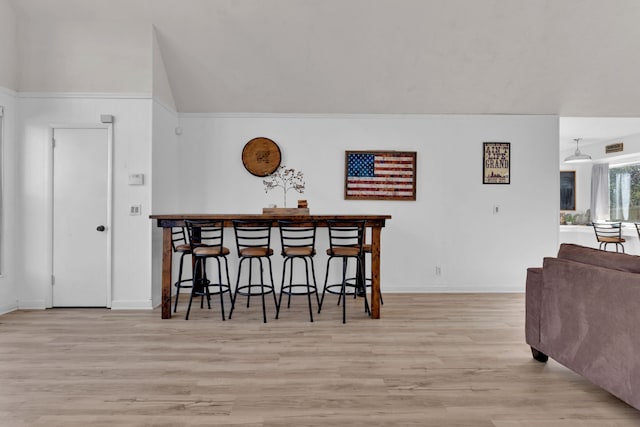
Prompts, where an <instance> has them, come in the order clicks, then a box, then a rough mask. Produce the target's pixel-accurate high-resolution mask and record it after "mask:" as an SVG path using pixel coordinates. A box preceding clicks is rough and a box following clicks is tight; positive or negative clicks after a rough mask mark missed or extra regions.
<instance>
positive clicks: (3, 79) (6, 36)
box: [0, 0, 18, 90]
mask: <svg viewBox="0 0 640 427" xmlns="http://www.w3.org/2000/svg"><path fill="white" fill-rule="evenodd" d="M16 35H17V26H16V15H15V12H14V10H13V7H12V6H11V4H10V3H9V1H8V0H0V87H4V88H9V89H13V90H16V89H17V87H18V86H17V72H16V70H17V68H16V65H17V64H16V63H17V61H18V56H17V44H16Z"/></svg>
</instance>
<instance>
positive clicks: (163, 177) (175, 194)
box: [149, 100, 190, 306]
mask: <svg viewBox="0 0 640 427" xmlns="http://www.w3.org/2000/svg"><path fill="white" fill-rule="evenodd" d="M176 127H178V114H177V113H176V112H175V111H172V110H170V109H168V108H167V107H166V106H165V105H164V104H162V103H160V102H158V101H155V100H154V102H153V150H152V153H151V158H152V170H151V181H150V182H151V200H152V212H153V213H172V212H178V211H179V210H180V208H181V200H182V197H181V193H182V191H183V188H182V185H181V184H182V183H181V180H180V175H181V173H182V171H181V170H180V163H179V158H180V150H181V148H182V147H181V146H180V144H179V140H178V137H177V136H176V133H175V129H176ZM149 227H150V228H151V236H152V241H151V248H150V253H151V254H152V262H151V273H150V274H151V276H150V277H151V278H152V300H153V303H154V306H155V305H158V304H159V303H160V298H161V284H162V277H161V275H162V229H161V228H158V227H157V226H156V223H155V222H151V221H149ZM174 258H175V257H174ZM174 271H175V272H177V271H178V270H177V267H176V269H175V270H174ZM185 277H190V276H185Z"/></svg>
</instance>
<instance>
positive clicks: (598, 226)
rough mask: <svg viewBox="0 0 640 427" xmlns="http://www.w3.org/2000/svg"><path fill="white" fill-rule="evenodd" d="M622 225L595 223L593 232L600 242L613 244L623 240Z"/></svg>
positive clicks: (616, 223) (618, 223)
mask: <svg viewBox="0 0 640 427" xmlns="http://www.w3.org/2000/svg"><path fill="white" fill-rule="evenodd" d="M621 225H622V224H621V223H620V222H594V223H593V230H594V231H595V233H596V239H597V240H598V242H610V243H611V242H612V239H613V240H616V239H617V240H620V239H621V238H622V226H621Z"/></svg>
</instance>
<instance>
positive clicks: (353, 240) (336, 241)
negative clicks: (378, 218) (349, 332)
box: [318, 220, 370, 323]
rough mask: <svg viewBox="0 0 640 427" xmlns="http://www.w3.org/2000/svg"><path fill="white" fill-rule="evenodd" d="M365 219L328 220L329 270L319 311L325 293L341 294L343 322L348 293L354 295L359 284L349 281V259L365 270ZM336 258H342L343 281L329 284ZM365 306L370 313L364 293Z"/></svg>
mask: <svg viewBox="0 0 640 427" xmlns="http://www.w3.org/2000/svg"><path fill="white" fill-rule="evenodd" d="M364 225H365V221H364V220H355V221H346V220H344V221H343V220H327V226H328V230H329V249H327V255H329V259H328V260H327V271H326V274H325V278H324V288H323V289H322V298H321V299H320V306H319V307H318V313H320V310H321V309H322V304H323V302H324V296H325V293H326V292H328V293H330V294H337V295H340V297H339V299H338V304H340V301H341V300H342V323H346V307H347V304H346V303H347V299H346V296H347V295H354V294H355V293H356V292H357V284H348V283H347V279H348V278H347V267H348V261H349V260H350V259H353V260H354V261H355V262H356V269H357V268H358V266H359V268H360V271H364V268H363V266H362V258H363V252H362V247H363V244H364V231H365V228H364ZM334 259H341V260H342V279H341V280H342V281H341V283H335V284H328V280H329V269H330V266H331V261H332V260H334ZM347 288H351V289H352V290H351V291H347ZM364 306H365V313H370V311H369V303H368V301H367V294H366V292H365V294H364Z"/></svg>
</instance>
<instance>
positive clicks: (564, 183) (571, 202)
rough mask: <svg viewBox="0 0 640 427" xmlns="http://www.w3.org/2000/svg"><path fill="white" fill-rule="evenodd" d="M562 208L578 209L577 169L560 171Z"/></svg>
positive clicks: (566, 209) (568, 209)
mask: <svg viewBox="0 0 640 427" xmlns="http://www.w3.org/2000/svg"><path fill="white" fill-rule="evenodd" d="M560 210H561V211H575V210H576V171H560Z"/></svg>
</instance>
